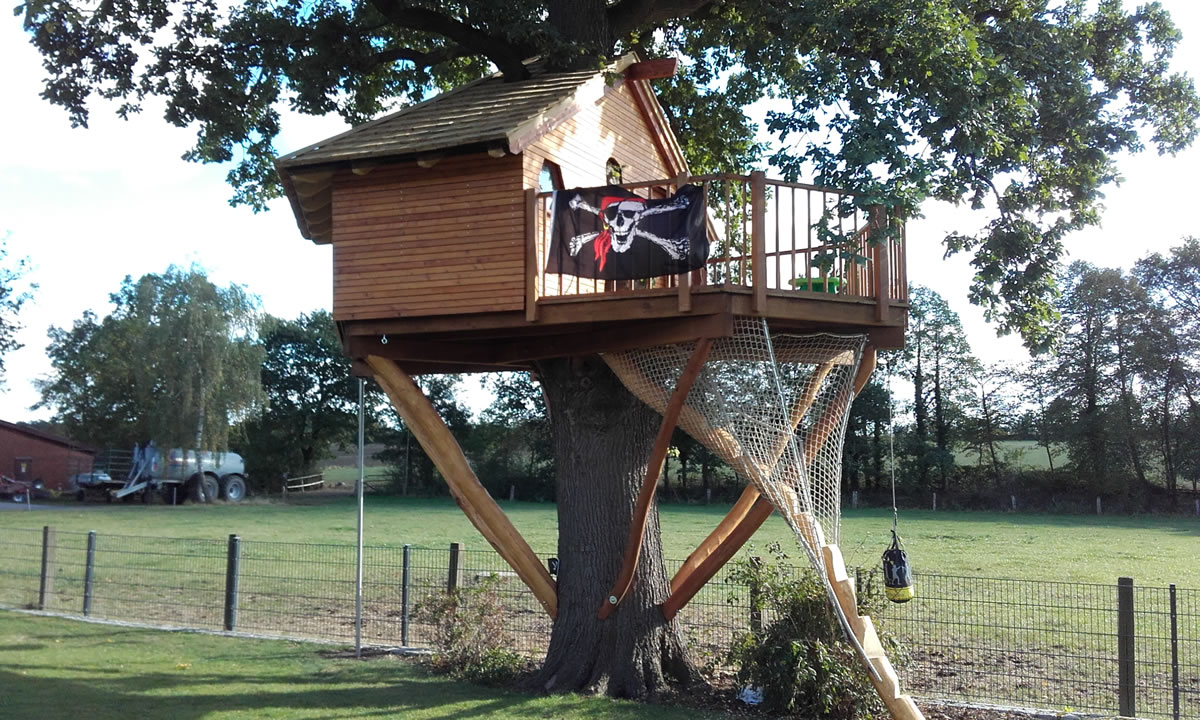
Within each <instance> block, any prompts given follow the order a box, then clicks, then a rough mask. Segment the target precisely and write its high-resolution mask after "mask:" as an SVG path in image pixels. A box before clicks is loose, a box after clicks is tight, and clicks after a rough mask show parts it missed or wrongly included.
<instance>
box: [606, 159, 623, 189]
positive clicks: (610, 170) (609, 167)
mask: <svg viewBox="0 0 1200 720" xmlns="http://www.w3.org/2000/svg"><path fill="white" fill-rule="evenodd" d="M621 176H622V172H621V163H619V162H617V161H616V160H614V159H613V158H609V159H608V162H607V163H605V166H604V179H605V180H607V181H608V184H609V185H620V184H621Z"/></svg>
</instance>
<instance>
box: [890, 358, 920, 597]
mask: <svg viewBox="0 0 1200 720" xmlns="http://www.w3.org/2000/svg"><path fill="white" fill-rule="evenodd" d="M888 379H889V382H888V399H887V401H888V459H889V460H890V463H891V474H892V546H891V547H889V548H888V549H887V550H884V551H883V585H884V593H885V594H886V595H887V599H888V600H891V601H892V602H894V603H906V602H908V601H909V600H912V599H913V579H912V568H911V567H909V564H908V553H906V552H905V551H904V541H903V540H901V539H900V533H899V532H898V527H899V524H900V511H899V510H897V509H896V426H895V421H894V419H893V418H892V393H891V382H890V380H891V377H890V375H889V378H888Z"/></svg>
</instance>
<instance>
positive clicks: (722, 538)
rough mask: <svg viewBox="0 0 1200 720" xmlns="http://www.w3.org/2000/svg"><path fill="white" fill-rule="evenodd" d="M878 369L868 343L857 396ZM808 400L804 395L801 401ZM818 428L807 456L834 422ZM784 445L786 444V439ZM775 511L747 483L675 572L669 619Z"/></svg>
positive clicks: (795, 422)
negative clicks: (727, 511) (713, 528)
mask: <svg viewBox="0 0 1200 720" xmlns="http://www.w3.org/2000/svg"><path fill="white" fill-rule="evenodd" d="M874 370H875V348H874V347H873V346H870V345H868V346H867V347H866V348H865V349H864V350H863V356H862V360H861V361H860V363H859V366H858V374H857V375H855V376H854V394H855V395H857V394H858V393H859V392H861V391H862V389H863V387H865V386H866V384H867V380H869V379H870V377H871V373H872V372H873V371H874ZM826 372H828V371H826ZM822 379H824V376H822ZM813 385H814V386H817V385H819V383H814V384H813ZM807 395H808V393H805V396H807ZM814 398H815V394H814ZM804 399H805V398H804V397H802V398H800V401H803V400H804ZM800 401H798V402H797V404H796V405H795V406H793V407H792V412H791V417H790V418H789V419H791V420H792V423H793V427H796V426H798V425H799V424H800V420H802V419H803V417H804V413H806V412H808V406H811V405H812V402H813V401H812V400H809V401H808V405H807V406H804V407H803V408H801V402H800ZM797 411H799V417H797ZM817 428H818V430H817V432H816V433H815V434H814V435H812V436H810V438H809V442H808V443H806V445H805V448H804V453H805V457H811V455H812V452H813V450H814V449H815V448H818V447H820V446H821V444H822V443H824V442H825V440H826V439H828V436H829V433H830V432H832V430H833V425H832V424H831V423H818V425H817ZM823 428H824V429H825V430H824V432H822V429H823ZM784 447H786V439H785V445H784ZM726 462H728V460H726ZM747 477H749V476H747ZM773 511H774V508H772V507H771V504H770V503H769V502H767V500H766V498H764V497H762V496H761V495H760V494H759V492H758V489H757V488H756V487H754V485H747V486H746V489H745V490H743V491H742V495H741V497H739V498H738V501H737V502H736V503H734V505H733V507H732V508H731V509H730V510H729V513H728V514H727V515H726V516H725V517H724V518H723V519H722V520H721V523H720V524H719V525H717V527H716V529H715V530H713V531H712V533H710V534H709V536H708V537H707V538H705V539H704V542H702V543H700V545H699V547H697V548H696V549H695V550H694V551H693V552H692V554H691V555H689V556H688V559H687V561H686V562H684V564H683V566H682V567H681V568H679V571H678V572H676V573H675V577H673V578H672V579H671V595H670V596H669V597H668V598H667V601H666V602H665V603H663V615H664V616H666V618H667V619H668V620H670V619H671V618H673V617H675V615H676V614H677V613H678V612H679V610H680V609H681V608H682V607H683V606H684V605H686V604H687V603H688V601H690V600H691V599H692V597H694V596H695V594H696V593H697V592H699V591H700V588H702V587H704V585H705V584H706V583H708V581H709V580H711V579H712V577H713V576H714V575H716V574H717V571H718V570H720V569H721V568H722V567H723V566H724V565H725V563H727V562H729V561H730V560H732V559H733V556H734V555H736V554H737V552H738V550H740V549H741V548H742V546H743V545H745V544H746V542H747V541H748V540H749V539H750V538H751V536H753V535H754V533H755V532H756V531H757V530H758V529H759V528H760V527H762V524H763V523H765V522H766V521H767V518H769V517H771V513H772V512H773Z"/></svg>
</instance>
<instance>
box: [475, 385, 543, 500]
mask: <svg viewBox="0 0 1200 720" xmlns="http://www.w3.org/2000/svg"><path fill="white" fill-rule="evenodd" d="M483 387H484V389H486V390H488V391H490V392H491V393H492V397H493V400H492V403H491V404H490V405H489V406H488V407H487V408H485V409H484V411H483V414H482V416H481V417H480V422H479V423H478V424H477V425H476V427H475V429H474V430H473V431H472V434H473V435H474V436H475V437H476V438H477V440H476V442H475V443H473V445H474V448H475V452H476V453H477V454H478V455H479V456H480V457H479V458H478V460H477V462H476V463H474V464H476V466H477V467H478V468H479V473H480V476H481V480H482V481H483V482H484V484H485V485H488V486H489V487H490V488H492V490H493V492H496V493H498V494H501V495H503V494H507V492H508V490H509V488H510V487H515V488H516V491H517V494H518V496H519V497H520V498H521V499H525V500H534V499H542V500H553V499H554V446H553V442H552V440H551V437H550V418H549V416H548V415H547V414H546V399H545V397H544V396H543V395H542V388H541V386H540V385H539V384H538V383H537V381H536V379H535V378H534V377H533V376H532V375H531V374H530V373H528V372H514V373H495V374H491V375H488V376H486V377H485V379H484V380H483Z"/></svg>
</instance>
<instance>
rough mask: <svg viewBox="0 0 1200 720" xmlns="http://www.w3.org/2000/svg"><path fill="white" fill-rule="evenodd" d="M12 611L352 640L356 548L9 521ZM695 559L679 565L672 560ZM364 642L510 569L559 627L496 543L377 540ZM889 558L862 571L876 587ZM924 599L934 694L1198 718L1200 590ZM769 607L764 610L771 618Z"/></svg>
mask: <svg viewBox="0 0 1200 720" xmlns="http://www.w3.org/2000/svg"><path fill="white" fill-rule="evenodd" d="M0 546H2V547H4V549H5V552H4V553H2V554H0V607H12V608H36V609H42V610H48V611H54V612H61V613H67V614H74V615H79V614H82V615H88V616H93V617H101V618H106V619H115V620H127V621H136V622H142V623H148V624H152V625H161V626H166V627H193V628H202V629H212V630H222V629H224V630H238V631H247V632H253V633H262V634H270V635H283V636H293V637H303V638H313V639H323V640H333V641H343V642H352V641H353V638H354V588H355V548H354V546H353V545H332V544H303V543H278V542H263V541H249V540H244V539H241V538H239V537H237V536H230V537H229V538H228V539H223V540H215V539H185V538H148V537H138V536H131V535H116V534H103V535H99V534H97V533H82V532H68V531H61V530H58V531H56V530H54V529H53V528H43V529H40V530H39V529H21V528H0ZM678 564H679V563H677V562H676V563H668V565H669V570H673V569H675V567H677V566H678ZM363 572H364V574H363V577H364V583H363V634H362V637H363V641H364V642H366V643H369V644H379V645H392V646H394V645H402V646H407V647H428V646H429V645H430V644H431V643H432V637H433V634H432V633H433V628H432V627H430V626H428V625H426V624H423V623H422V622H420V621H419V620H418V619H417V616H415V615H414V613H413V610H414V608H416V607H417V606H418V605H419V604H420V603H421V602H422V601H423V600H424V599H425V598H428V597H431V596H433V595H435V594H440V593H444V592H445V591H446V590H447V588H448V587H455V586H469V585H472V584H474V583H477V582H479V581H480V580H482V579H483V578H485V577H493V576H494V577H495V578H496V579H495V581H494V582H495V585H494V588H495V592H497V593H499V594H500V596H501V599H502V606H503V607H504V612H505V616H506V617H505V627H506V631H507V633H508V635H509V640H510V641H511V644H512V646H513V647H514V649H517V650H520V651H522V652H525V653H529V654H532V655H537V654H540V653H543V652H544V651H545V648H546V644H547V642H548V639H549V635H550V628H551V623H550V620H549V618H547V617H546V615H545V613H544V612H543V611H542V609H541V607H540V606H539V605H538V603H537V601H536V600H535V599H534V597H533V595H532V593H530V592H529V591H528V590H527V589H526V588H525V587H524V585H522V584H521V582H520V581H519V580H518V579H517V578H516V577H515V576H513V574H512V573H511V572H508V566H507V565H505V564H504V562H503V560H501V559H500V557H499V556H498V555H497V554H496V553H494V552H492V551H490V550H487V551H484V550H464V549H462V548H461V547H460V546H458V545H457V544H455V545H453V546H451V547H450V548H448V549H445V548H436V549H435V548H426V547H417V546H410V545H404V546H402V547H395V546H368V547H366V548H364V571H363ZM877 573H878V570H877V569H859V570H858V571H857V573H856V575H857V577H858V584H859V587H860V589H861V594H863V595H870V594H872V593H877V592H879V591H880V588H882V580H881V578H879V577H878V574H877ZM917 582H918V593H917V598H916V599H915V600H913V601H912V602H909V603H907V604H905V605H893V606H889V607H888V608H887V610H886V612H884V613H883V614H882V615H881V616H878V617H876V621H877V623H878V624H879V626H880V627H881V628H882V629H883V630H884V631H886V632H891V633H893V634H894V635H896V636H897V638H898V639H899V640H900V642H901V644H902V646H903V647H904V648H906V650H907V652H908V654H909V655H910V656H911V657H910V660H909V661H908V663H907V664H906V665H904V667H903V670H902V678H903V682H904V683H905V687H906V688H909V689H910V691H911V692H912V693H913V694H914V695H917V696H918V697H925V698H937V699H943V700H957V701H972V702H987V703H997V704H1004V705H1019V706H1026V707H1039V708H1049V709H1057V710H1063V709H1066V708H1071V709H1074V710H1076V711H1081V712H1089V713H1103V714H1110V715H1113V714H1118V713H1120V714H1122V715H1126V716H1136V717H1147V718H1200V590H1192V589H1182V588H1176V587H1175V586H1174V585H1171V586H1168V587H1143V586H1140V585H1136V584H1135V583H1134V582H1133V581H1132V580H1129V579H1127V578H1123V579H1121V581H1120V582H1118V583H1117V584H1113V585H1107V584H1089V583H1068V582H1043V581H1034V580H1010V579H997V578H980V577H964V576H952V575H931V574H922V575H921V576H920V577H919V578H918V580H917ZM749 595H750V589H749V588H747V587H743V586H738V585H734V584H731V583H729V582H717V581H714V582H712V583H710V584H709V585H708V586H706V587H705V588H704V589H703V590H702V591H701V592H700V593H699V594H697V595H696V597H695V599H694V600H693V601H692V602H691V603H690V604H689V605H688V606H687V607H685V608H684V610H683V611H682V612H681V613H680V615H679V621H680V622H681V624H682V627H683V630H684V632H685V633H686V635H687V637H688V638H689V641H690V642H691V644H692V646H693V649H694V650H695V651H696V652H697V653H699V654H701V655H703V656H705V658H706V659H716V660H718V661H719V660H720V659H721V658H722V657H723V656H724V653H725V651H726V650H727V649H728V648H729V647H730V644H731V642H732V640H733V639H734V637H735V636H736V635H737V634H738V633H742V632H746V631H747V630H748V629H749V628H750V626H751V624H752V623H756V622H758V621H759V619H758V618H752V613H751V610H750V607H751V603H750V601H749ZM769 620H770V619H769V618H766V619H765V621H766V622H769Z"/></svg>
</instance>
